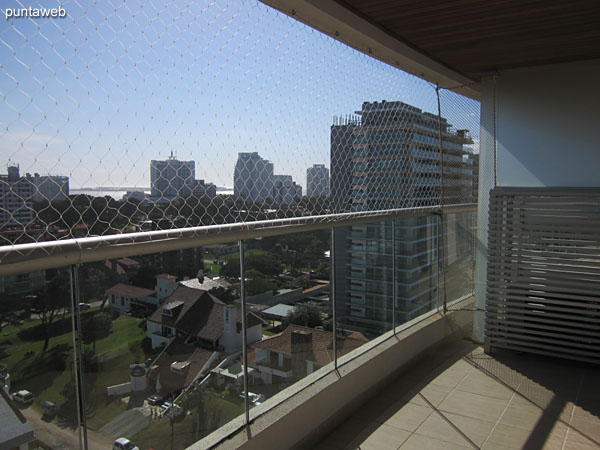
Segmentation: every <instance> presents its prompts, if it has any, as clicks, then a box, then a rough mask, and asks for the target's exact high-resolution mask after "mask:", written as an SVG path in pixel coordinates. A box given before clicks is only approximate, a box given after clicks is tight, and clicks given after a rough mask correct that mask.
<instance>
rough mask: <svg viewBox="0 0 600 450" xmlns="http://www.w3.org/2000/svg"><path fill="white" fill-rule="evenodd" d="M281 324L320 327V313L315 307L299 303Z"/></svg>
mask: <svg viewBox="0 0 600 450" xmlns="http://www.w3.org/2000/svg"><path fill="white" fill-rule="evenodd" d="M283 322H284V325H285V326H288V325H290V324H294V325H300V326H304V327H309V328H314V327H317V326H320V325H322V321H321V312H320V311H319V308H318V307H317V306H316V305H311V304H309V303H301V304H298V305H296V306H295V307H294V310H293V311H290V312H289V313H288V314H287V316H285V318H284V319H283Z"/></svg>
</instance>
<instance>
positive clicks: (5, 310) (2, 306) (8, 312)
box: [0, 294, 23, 330]
mask: <svg viewBox="0 0 600 450" xmlns="http://www.w3.org/2000/svg"><path fill="white" fill-rule="evenodd" d="M20 309H23V299H22V298H21V297H20V296H17V295H10V294H0V330H1V329H2V325H3V324H4V322H8V321H9V320H10V319H14V318H15V316H16V313H17V311H19V310H20Z"/></svg>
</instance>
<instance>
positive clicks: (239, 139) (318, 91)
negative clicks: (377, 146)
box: [0, 0, 479, 188]
mask: <svg viewBox="0 0 600 450" xmlns="http://www.w3.org/2000/svg"><path fill="white" fill-rule="evenodd" d="M60 5H61V6H62V7H63V8H64V9H65V10H66V12H67V17H66V18H64V19H60V18H53V19H32V18H12V19H8V20H5V18H4V17H5V15H4V11H5V9H6V8H24V7H25V8H27V7H29V6H32V7H44V8H55V7H58V6H59V3H58V2H56V1H54V0H43V1H41V2H25V1H22V2H18V1H15V0H3V1H2V3H1V4H0V11H1V13H0V95H1V97H2V100H1V106H0V173H5V168H6V165H7V164H9V163H12V164H19V165H20V168H21V172H22V173H25V172H30V173H34V172H37V173H40V174H55V175H67V176H69V177H70V185H71V187H72V188H81V187H96V186H139V187H147V186H149V185H150V161H151V160H152V159H166V158H167V157H168V156H169V155H170V154H171V152H173V153H174V154H175V155H176V156H177V158H178V159H180V160H194V161H196V178H198V179H204V180H206V181H208V182H212V183H215V184H216V185H217V186H232V185H233V171H234V166H235V161H236V159H237V154H238V153H239V152H258V153H259V154H260V155H261V156H262V157H263V158H266V159H269V160H271V161H272V162H273V163H274V168H275V173H276V174H290V175H292V176H293V178H294V180H295V181H297V182H298V183H299V184H301V185H302V186H303V187H304V188H305V187H306V169H307V168H308V167H310V166H312V165H313V164H325V165H326V166H329V145H330V144H329V141H330V126H331V125H332V123H333V120H334V119H333V118H334V116H346V115H349V114H352V113H354V112H355V111H357V110H359V109H360V108H361V105H362V103H363V102H364V101H381V100H384V99H385V100H388V101H392V100H401V101H404V102H406V103H409V104H412V105H415V106H417V107H419V108H421V109H423V110H425V111H429V112H434V113H437V99H436V96H435V88H434V87H433V86H432V85H431V84H430V83H427V82H425V81H423V80H420V79H418V78H416V77H413V76H411V75H408V74H406V73H404V72H402V71H400V70H398V69H396V68H393V67H390V66H388V65H386V64H384V63H382V62H379V61H377V60H374V59H372V58H370V57H368V56H366V55H364V54H362V53H360V52H357V51H355V50H353V49H351V48H349V47H347V46H345V45H343V44H341V43H339V42H338V41H336V40H334V39H332V38H329V37H327V36H325V35H323V34H321V33H319V32H317V31H315V30H313V29H311V28H310V27H308V26H305V25H303V24H301V23H300V22H298V21H296V20H294V19H291V18H289V17H287V16H285V15H283V14H281V13H279V12H277V11H275V10H273V9H271V8H270V7H268V6H266V5H263V4H262V3H260V2H257V1H254V0H248V1H241V0H236V1H233V0H218V1H212V2H208V1H202V0H198V1H197V0H181V1H179V0H177V1H169V2H163V1H152V0H145V1H139V2H136V1H130V0H124V1H123V0H120V1H116V0H99V1H92V0H88V1H84V0H80V1H69V0H65V1H63V2H61V3H60ZM442 115H443V116H446V117H447V118H448V120H449V122H450V123H452V124H454V125H455V126H456V127H457V128H466V129H469V130H470V131H471V133H472V135H473V136H474V137H475V140H476V142H477V138H478V134H479V104H478V103H477V102H474V101H471V100H468V99H465V98H462V97H460V96H458V95H456V94H453V93H448V92H444V93H443V95H442Z"/></svg>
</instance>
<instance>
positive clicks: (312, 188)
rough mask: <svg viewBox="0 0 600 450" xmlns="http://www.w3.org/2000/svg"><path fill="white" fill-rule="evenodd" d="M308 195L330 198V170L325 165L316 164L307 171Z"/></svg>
mask: <svg viewBox="0 0 600 450" xmlns="http://www.w3.org/2000/svg"><path fill="white" fill-rule="evenodd" d="M306 195H307V196H308V197H329V169H328V168H327V167H325V165H324V164H314V165H313V166H312V167H309V168H308V169H306Z"/></svg>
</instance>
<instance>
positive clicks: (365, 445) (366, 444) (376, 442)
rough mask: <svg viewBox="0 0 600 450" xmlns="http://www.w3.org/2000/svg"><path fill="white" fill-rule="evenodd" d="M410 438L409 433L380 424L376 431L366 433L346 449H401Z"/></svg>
mask: <svg viewBox="0 0 600 450" xmlns="http://www.w3.org/2000/svg"><path fill="white" fill-rule="evenodd" d="M409 436H410V432H409V431H405V430H401V429H399V428H396V427H393V426H391V425H386V424H380V426H379V427H378V428H377V429H375V430H374V431H369V432H364V433H362V434H361V435H360V436H359V437H358V438H356V439H354V440H353V441H352V442H351V443H350V444H349V445H348V446H347V447H346V448H347V449H361V450H388V449H389V450H392V449H397V448H399V447H400V446H401V445H402V444H403V443H404V441H406V439H408V437H409Z"/></svg>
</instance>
